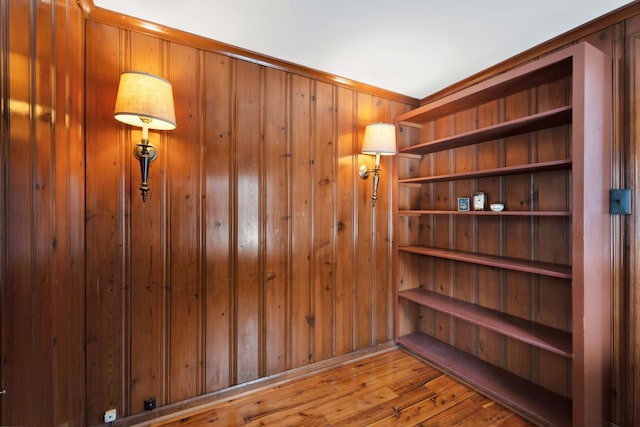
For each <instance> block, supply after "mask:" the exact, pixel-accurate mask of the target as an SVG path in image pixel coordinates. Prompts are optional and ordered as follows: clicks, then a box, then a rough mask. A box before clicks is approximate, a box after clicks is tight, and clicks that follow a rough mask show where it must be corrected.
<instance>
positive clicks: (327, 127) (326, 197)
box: [312, 82, 336, 360]
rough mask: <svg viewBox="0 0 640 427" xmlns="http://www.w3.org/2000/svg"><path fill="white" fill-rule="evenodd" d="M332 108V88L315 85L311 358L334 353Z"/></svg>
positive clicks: (333, 129) (322, 357)
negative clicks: (314, 213)
mask: <svg viewBox="0 0 640 427" xmlns="http://www.w3.org/2000/svg"><path fill="white" fill-rule="evenodd" d="M335 116H336V114H335V107H334V86H333V85H330V84H327V83H322V82H316V85H315V126H314V133H315V134H314V136H313V139H314V141H315V145H314V156H313V157H314V159H315V161H314V188H313V209H314V212H323V213H322V214H316V215H314V219H313V221H314V225H313V229H314V233H313V279H312V281H313V283H312V286H313V312H314V313H315V314H314V322H313V334H314V335H313V358H314V360H325V359H328V358H330V357H331V356H332V355H333V354H334V337H335V333H334V323H335V322H334V316H335V308H334V299H335V277H334V274H335V262H336V259H335V238H334V236H335V205H336V204H335V188H336V185H335V175H336V171H335V152H336V150H335Z"/></svg>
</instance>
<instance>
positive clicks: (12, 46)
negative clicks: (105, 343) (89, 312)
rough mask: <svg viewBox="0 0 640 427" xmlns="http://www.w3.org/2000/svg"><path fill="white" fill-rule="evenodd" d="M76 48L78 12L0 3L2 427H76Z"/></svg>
mask: <svg viewBox="0 0 640 427" xmlns="http://www.w3.org/2000/svg"><path fill="white" fill-rule="evenodd" d="M83 48H84V38H83V18H82V14H81V11H80V9H79V8H78V7H77V6H76V4H75V2H71V1H64V0H59V1H53V2H46V3H45V2H35V1H17V0H11V1H6V2H3V3H2V5H0V82H1V83H0V86H1V88H0V96H1V98H2V99H1V100H0V105H1V106H2V111H1V116H2V120H1V122H2V124H1V125H0V134H1V137H2V139H1V141H2V145H1V150H0V159H1V172H2V173H1V174H0V188H2V190H1V193H2V207H1V212H2V213H0V217H1V218H2V221H1V227H2V228H1V230H0V236H2V237H1V239H0V240H1V243H2V249H1V251H2V254H1V257H0V259H2V261H1V263H2V277H1V279H0V290H1V293H0V301H1V306H0V313H1V319H0V324H1V325H2V332H1V334H0V335H1V338H0V353H1V360H2V367H1V369H0V372H1V374H2V381H1V383H2V390H3V393H2V397H1V399H2V401H1V402H0V407H1V410H0V424H2V425H45V424H50V425H62V424H67V425H81V424H83V422H84V417H85V405H84V403H83V402H84V397H83V396H84V395H85V388H84V387H85V358H84V356H83V355H82V354H83V352H84V345H83V344H82V341H83V339H84V333H85V332H84V327H83V317H84V316H83V314H82V313H83V312H84V296H83V294H84V292H85V291H84V288H85V286H84V274H85V272H84V270H85V263H84V262H85V260H84V239H85V213H84V208H83V205H84V194H85V193H84V179H85V167H84V163H83V162H84V138H83V133H82V129H83V127H84V111H85V110H84V101H85V99H84V89H83V88H84V83H83V82H84V66H83V63H84V53H83Z"/></svg>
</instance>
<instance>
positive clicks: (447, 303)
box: [398, 288, 573, 358]
mask: <svg viewBox="0 0 640 427" xmlns="http://www.w3.org/2000/svg"><path fill="white" fill-rule="evenodd" d="M398 296H399V297H400V298H402V299H405V300H408V301H412V302H414V303H416V304H419V305H421V306H423V307H428V308H431V309H433V310H436V311H440V312H443V313H445V314H448V315H450V316H453V317H455V318H457V319H461V320H464V321H466V322H469V323H472V324H474V325H478V326H481V327H483V328H485V329H489V330H491V331H494V332H497V333H499V334H502V335H505V336H508V337H510V338H513V339H516V340H518V341H521V342H524V343H527V344H530V345H532V346H535V347H538V348H542V349H545V350H547V351H550V352H552V353H555V354H559V355H560V356H563V357H567V358H572V357H573V354H572V350H571V334H570V333H569V332H565V331H562V330H560V329H556V328H551V327H549V326H545V325H541V324H539V323H535V322H531V321H528V320H524V319H521V318H519V317H515V316H511V315H508V314H505V313H502V312H499V311H496V310H491V309H488V308H485V307H481V306H479V305H476V304H471V303H468V302H464V301H460V300H457V299H455V298H451V297H448V296H445V295H441V294H438V293H436V292H432V291H428V290H426V289H421V288H415V289H409V290H406V291H401V292H399V293H398Z"/></svg>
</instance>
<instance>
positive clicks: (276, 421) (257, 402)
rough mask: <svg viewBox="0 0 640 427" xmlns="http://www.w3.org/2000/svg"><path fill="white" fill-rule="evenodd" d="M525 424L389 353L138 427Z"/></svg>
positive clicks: (444, 377) (451, 382)
mask: <svg viewBox="0 0 640 427" xmlns="http://www.w3.org/2000/svg"><path fill="white" fill-rule="evenodd" d="M206 423H216V424H222V425H247V426H260V425H279V426H298V425H356V426H388V425H394V426H414V425H509V426H532V425H534V424H533V423H531V422H529V421H527V420H525V419H523V418H521V417H520V416H518V415H516V414H514V413H513V412H511V411H509V410H508V409H506V408H504V407H502V406H500V405H498V404H496V403H495V402H492V401H491V400H489V399H487V398H486V397H484V396H482V395H480V394H478V393H477V392H475V391H473V390H472V389H470V388H469V387H467V386H465V385H463V384H460V383H458V382H457V381H455V380H453V379H452V378H451V377H448V376H447V375H444V374H442V373H441V372H439V371H438V370H436V369H434V368H433V367H431V366H429V365H427V364H425V363H424V362H421V361H419V360H417V359H415V358H413V357H412V356H410V355H408V354H406V353H404V352H402V351H400V350H391V351H387V352H383V353H379V354H374V355H372V356H369V357H367V358H364V359H361V360H358V361H354V362H350V363H346V364H344V365H341V366H337V367H334V368H332V369H329V370H327V371H324V372H320V373H316V374H313V375H309V376H306V377H303V378H299V379H293V380H291V381H288V382H286V383H283V384H280V385H277V386H273V387H269V388H265V389H263V390H260V391H258V392H253V393H249V394H246V395H244V396H238V397H237V398H233V399H227V400H226V401H219V402H216V403H212V404H209V405H207V406H204V407H201V408H199V409H197V410H193V411H184V412H183V413H181V414H176V415H167V416H165V417H163V419H159V420H157V421H152V422H148V423H142V424H139V425H138V427H142V426H156V427H160V426H166V427H169V426H197V425H202V424H206Z"/></svg>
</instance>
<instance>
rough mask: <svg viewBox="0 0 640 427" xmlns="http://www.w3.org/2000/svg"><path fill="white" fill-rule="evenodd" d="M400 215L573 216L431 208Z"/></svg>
mask: <svg viewBox="0 0 640 427" xmlns="http://www.w3.org/2000/svg"><path fill="white" fill-rule="evenodd" d="M398 215H400V216H420V215H480V216H571V212H568V211H500V212H494V211H443V210H429V209H400V210H398Z"/></svg>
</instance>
